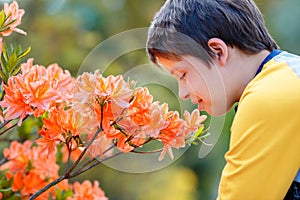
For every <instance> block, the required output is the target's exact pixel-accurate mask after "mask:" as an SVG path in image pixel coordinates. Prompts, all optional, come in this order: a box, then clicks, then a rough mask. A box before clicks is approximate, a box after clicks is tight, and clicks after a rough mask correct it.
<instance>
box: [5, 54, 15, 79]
mask: <svg viewBox="0 0 300 200" xmlns="http://www.w3.org/2000/svg"><path fill="white" fill-rule="evenodd" d="M17 64H18V58H17V54H16V53H13V54H12V55H11V56H10V57H9V58H8V61H7V74H8V75H10V74H11V72H12V71H13V70H14V69H15V67H16V65H17Z"/></svg>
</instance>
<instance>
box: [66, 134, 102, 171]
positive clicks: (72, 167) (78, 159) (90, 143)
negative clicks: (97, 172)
mask: <svg viewBox="0 0 300 200" xmlns="http://www.w3.org/2000/svg"><path fill="white" fill-rule="evenodd" d="M101 131H102V129H101V128H99V129H98V130H97V131H96V132H95V134H94V135H93V138H92V139H91V141H90V142H89V143H88V145H87V146H86V147H85V148H84V150H83V151H82V152H81V154H80V155H79V157H78V158H77V160H76V161H75V162H74V163H73V165H72V166H71V168H70V169H69V170H68V171H67V172H66V175H68V174H70V173H71V172H72V171H73V170H74V169H75V168H76V166H77V165H78V163H79V162H80V160H81V159H82V157H83V156H84V154H85V153H86V151H87V150H88V148H89V147H90V146H91V145H92V143H93V142H94V140H95V139H96V137H97V136H98V134H99V133H100V132H101Z"/></svg>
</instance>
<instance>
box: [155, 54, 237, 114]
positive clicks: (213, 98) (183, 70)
mask: <svg viewBox="0 0 300 200" xmlns="http://www.w3.org/2000/svg"><path fill="white" fill-rule="evenodd" d="M157 59H158V61H159V63H160V64H161V65H162V66H163V67H164V68H165V69H166V70H167V71H168V72H169V73H170V74H171V75H172V76H174V77H175V78H176V79H177V81H178V90H179V97H180V98H181V99H182V100H188V99H191V101H192V103H193V104H198V109H199V110H200V111H202V110H205V111H206V112H208V113H209V114H211V115H215V116H218V115H223V114H225V113H226V112H227V111H228V110H229V109H230V108H231V106H232V103H231V102H227V98H226V96H227V95H226V90H225V87H224V82H223V79H222V73H223V72H222V68H220V67H216V66H212V67H210V68H209V67H208V66H207V65H206V64H205V63H204V62H203V61H202V60H200V59H199V58H196V57H192V56H182V59H181V60H171V59H167V58H163V57H158V58H157ZM230 104H231V105H230Z"/></svg>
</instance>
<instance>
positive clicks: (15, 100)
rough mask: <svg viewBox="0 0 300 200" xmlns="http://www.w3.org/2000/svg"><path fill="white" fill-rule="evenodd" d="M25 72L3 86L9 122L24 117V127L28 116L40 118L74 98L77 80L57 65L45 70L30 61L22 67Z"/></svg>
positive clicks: (5, 112)
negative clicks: (74, 84) (74, 80)
mask: <svg viewBox="0 0 300 200" xmlns="http://www.w3.org/2000/svg"><path fill="white" fill-rule="evenodd" d="M21 71H22V73H21V74H18V75H16V76H12V77H10V78H9V79H8V83H7V85H4V86H3V87H4V91H5V93H6V95H5V96H4V100H3V101H1V102H0V105H1V106H2V107H3V108H5V109H4V113H3V114H4V115H5V117H4V119H5V120H11V119H16V118H20V121H19V125H20V124H21V123H22V120H23V119H24V118H25V117H26V116H27V115H32V114H34V115H35V116H36V117H38V116H40V115H42V114H43V113H44V112H45V111H49V110H51V109H52V107H55V106H56V103H59V102H62V101H63V100H68V98H70V96H71V92H72V86H73V84H72V83H73V78H72V77H71V75H70V73H69V72H68V71H66V70H65V71H63V70H62V69H61V68H60V67H59V66H58V65H57V64H52V65H50V66H49V67H48V68H45V67H43V66H40V65H33V59H29V60H28V61H27V63H23V64H22V65H21Z"/></svg>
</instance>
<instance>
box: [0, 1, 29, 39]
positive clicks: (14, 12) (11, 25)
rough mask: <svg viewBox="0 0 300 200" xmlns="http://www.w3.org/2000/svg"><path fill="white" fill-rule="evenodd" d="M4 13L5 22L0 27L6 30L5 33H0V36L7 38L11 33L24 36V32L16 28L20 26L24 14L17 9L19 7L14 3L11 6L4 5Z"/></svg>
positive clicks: (21, 10)
mask: <svg viewBox="0 0 300 200" xmlns="http://www.w3.org/2000/svg"><path fill="white" fill-rule="evenodd" d="M4 13H5V17H6V19H5V21H4V24H3V25H2V26H3V27H6V28H7V29H6V30H5V31H2V32H0V35H1V36H9V35H10V34H11V33H12V32H13V31H15V32H17V33H20V34H24V35H26V32H24V31H23V30H21V29H19V28H16V27H17V26H19V25H20V24H21V20H22V17H23V15H24V13H25V11H24V10H23V9H19V5H18V4H17V2H16V1H13V2H12V3H11V4H7V3H4Z"/></svg>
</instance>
